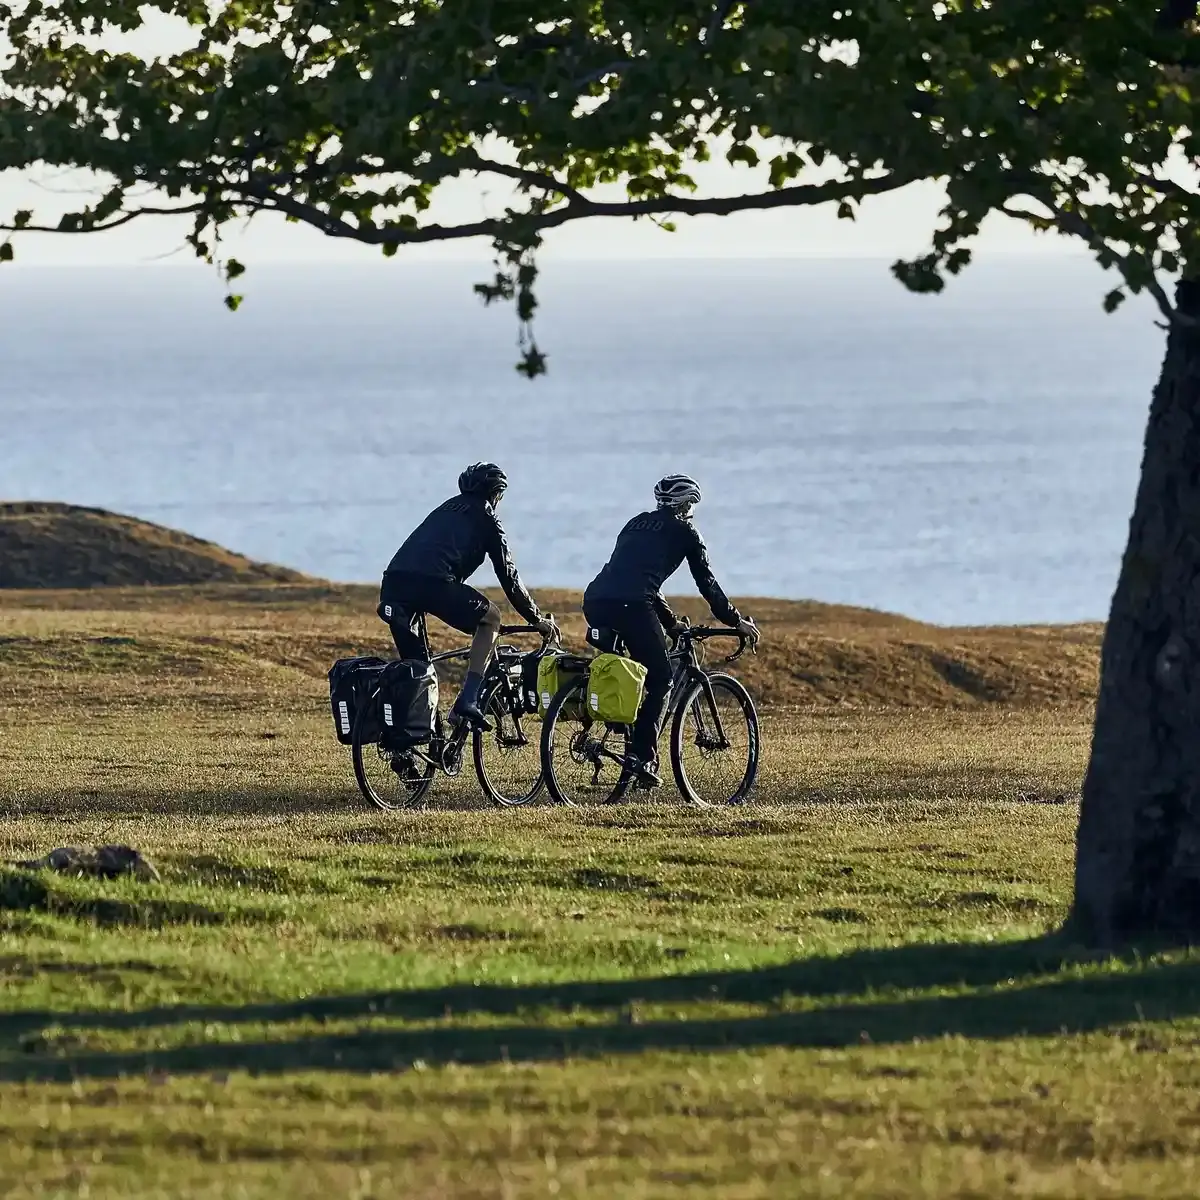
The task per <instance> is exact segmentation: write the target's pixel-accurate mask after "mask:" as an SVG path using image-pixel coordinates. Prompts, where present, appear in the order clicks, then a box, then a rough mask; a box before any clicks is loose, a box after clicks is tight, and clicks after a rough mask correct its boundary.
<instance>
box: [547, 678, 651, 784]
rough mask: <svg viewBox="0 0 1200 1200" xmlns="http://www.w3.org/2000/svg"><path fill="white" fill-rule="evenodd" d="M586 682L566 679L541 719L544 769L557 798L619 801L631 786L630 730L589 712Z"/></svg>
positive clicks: (548, 782)
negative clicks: (627, 759)
mask: <svg viewBox="0 0 1200 1200" xmlns="http://www.w3.org/2000/svg"><path fill="white" fill-rule="evenodd" d="M585 690H586V689H585V685H584V684H583V683H580V682H578V681H576V682H573V683H566V684H564V685H563V686H562V687H561V688H560V689H559V690H558V693H557V694H556V695H555V697H554V699H553V700H551V701H550V707H549V708H548V709H547V710H546V719H545V721H543V723H542V775H543V776H544V777H545V780H546V786H547V787H548V788H549V789H550V795H551V796H552V797H553V798H554V800H555V802H556V803H558V804H568V805H586V804H615V803H617V801H619V800H620V799H621V798H622V797H623V796H624V795H625V793H626V792H627V791H628V790H629V787H630V784H631V783H632V782H633V779H632V776H631V775H630V774H629V772H628V771H627V770H626V769H625V766H624V759H625V755H626V754H627V753H628V750H629V746H628V741H629V734H628V730H627V729H625V727H624V726H620V727H618V728H616V729H614V728H611V727H609V726H607V725H605V724H604V723H603V722H599V721H591V720H589V719H588V718H587V715H586V709H585V707H584V694H585Z"/></svg>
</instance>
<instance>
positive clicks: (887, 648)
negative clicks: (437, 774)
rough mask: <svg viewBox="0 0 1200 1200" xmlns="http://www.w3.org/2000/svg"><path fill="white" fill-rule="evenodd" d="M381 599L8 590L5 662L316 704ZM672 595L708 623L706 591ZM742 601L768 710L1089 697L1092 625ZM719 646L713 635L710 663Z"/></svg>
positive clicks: (1062, 703) (117, 691) (558, 594)
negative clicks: (938, 620)
mask: <svg viewBox="0 0 1200 1200" xmlns="http://www.w3.org/2000/svg"><path fill="white" fill-rule="evenodd" d="M492 594H493V595H494V596H495V597H496V599H497V600H501V601H502V598H501V597H500V595H499V593H495V592H494V593H492ZM537 596H538V600H539V601H540V602H541V603H543V604H544V605H545V606H546V607H548V608H549V609H550V610H551V611H553V612H555V613H557V614H558V615H559V618H560V620H561V621H562V625H563V630H564V633H565V634H566V638H567V642H568V644H569V645H571V646H574V647H582V646H583V644H584V640H583V639H584V629H583V618H582V616H581V615H580V613H579V601H580V597H579V594H578V593H577V592H567V591H553V590H547V589H538V591H537ZM377 598H378V595H377V592H376V589H375V588H373V587H370V586H367V585H344V584H328V583H320V582H316V581H308V582H305V583H283V584H281V583H253V584H235V585H229V584H220V585H207V586H192V587H178V588H144V587H143V588H106V589H104V590H102V591H83V590H79V591H47V590H42V591H36V592H35V591H26V592H17V591H9V592H3V593H0V671H3V672H4V673H5V678H6V680H7V682H8V686H10V687H12V688H17V687H18V686H29V687H30V688H33V689H35V690H36V689H44V688H45V687H46V686H47V677H48V676H53V677H54V678H55V680H56V683H55V686H57V687H60V688H68V689H69V688H72V687H78V688H86V689H88V690H89V693H90V694H92V695H93V696H94V697H96V699H99V698H100V697H101V695H104V696H107V697H108V698H109V699H110V700H114V701H115V700H116V699H117V698H118V697H119V696H126V695H128V696H129V697H136V698H137V700H138V702H139V703H146V702H147V701H149V700H150V699H151V698H152V697H162V698H163V699H170V700H172V702H175V701H178V699H179V698H180V695H181V689H184V688H190V689H193V691H194V692H195V695H196V696H197V697H198V696H199V695H204V696H206V697H208V702H211V703H220V704H223V705H228V704H229V703H230V702H231V698H232V697H233V696H235V695H237V696H243V695H244V696H245V697H246V702H247V703H249V704H251V705H254V706H258V705H260V704H261V697H262V696H263V695H264V694H265V693H266V692H268V691H270V692H271V693H272V694H276V695H281V694H287V695H289V696H290V697H294V698H295V701H296V702H302V703H306V704H313V705H323V703H324V696H325V672H326V671H327V670H328V669H329V665H330V663H332V662H333V661H334V660H335V659H337V658H342V657H346V656H348V655H351V654H368V653H370V654H383V655H385V656H391V655H392V654H394V650H393V648H392V644H391V638H390V637H389V636H388V632H387V629H386V627H385V626H384V625H383V624H382V622H380V621H379V620H378V618H377V617H376V616H375V604H376V600H377ZM676 603H677V606H678V608H679V609H680V610H681V611H684V612H687V613H688V614H689V615H690V616H691V617H692V619H693V620H695V621H700V620H702V619H703V617H704V614H703V611H702V609H703V605H702V603H701V602H700V601H698V600H695V599H690V600H689V599H681V600H679V601H677V602H676ZM742 603H744V605H745V607H746V610H747V611H748V612H752V613H754V615H755V617H756V618H757V619H758V621H759V623H760V625H761V626H762V629H763V635H764V636H763V642H762V645H761V647H760V649H759V652H758V654H757V655H755V656H750V655H747V656H746V657H745V658H743V659H742V660H741V661H740V662H738V663H736V664H734V665H733V666H732V667H731V668H730V669H731V670H732V671H733V672H734V673H735V674H737V675H739V676H741V677H742V679H744V680H745V682H746V683H747V685H748V686H749V687H750V688H751V690H752V691H753V693H754V695H755V697H756V698H757V700H758V701H759V703H760V705H761V706H762V707H763V708H764V709H779V708H820V709H835V710H863V709H895V708H903V709H910V710H912V709H943V710H945V709H962V710H968V711H970V710H975V711H978V710H981V709H989V708H990V709H1000V710H1015V709H1034V710H1041V711H1045V710H1048V709H1059V708H1080V707H1087V706H1089V705H1090V704H1091V703H1092V702H1093V701H1094V699H1095V695H1096V687H1097V679H1098V672H1099V662H1100V639H1101V634H1102V629H1101V627H1100V626H1099V625H1079V626H1047V627H1021V628H1015V627H1014V628H1006V627H1000V628H991V629H988V628H976V629H954V628H945V627H941V626H936V625H925V624H922V623H921V622H919V621H912V620H908V619H907V618H904V617H898V616H893V615H891V614H888V613H880V612H872V611H868V610H864V609H856V608H847V607H844V606H840V605H827V604H815V603H811V602H807V601H785V600H762V599H757V600H754V599H752V600H746V601H744V602H742ZM48 610H53V614H54V615H53V616H49V615H48ZM511 619H515V618H511ZM430 635H431V638H432V640H433V644H434V646H435V648H437V649H447V648H449V647H450V646H454V645H462V644H464V642H465V640H466V639H464V638H463V636H462V635H461V634H459V633H456V632H454V631H453V630H449V629H447V628H446V627H445V626H443V625H441V624H440V623H439V622H436V621H432V622H430ZM514 640H515V639H514ZM535 644H536V641H534V640H530V641H529V642H528V645H530V647H532V646H533V645H535ZM727 645H728V648H732V643H728V644H727ZM722 653H723V647H722V645H721V644H719V643H717V642H713V643H711V644H710V646H709V665H716V664H717V663H718V662H719V659H720V656H721V654H722ZM459 665H460V664H457V663H456V664H454V667H453V668H452V669H458V667H459ZM451 678H453V675H452V676H451ZM22 681H24V682H22Z"/></svg>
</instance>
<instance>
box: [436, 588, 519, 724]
mask: <svg viewBox="0 0 1200 1200" xmlns="http://www.w3.org/2000/svg"><path fill="white" fill-rule="evenodd" d="M427 603H428V609H427V611H428V612H430V613H432V614H433V615H434V616H435V617H438V618H439V619H440V620H442V621H445V622H446V624H447V625H449V626H451V627H452V628H454V629H457V630H458V631H459V632H460V633H467V634H470V635H471V655H470V657H469V658H468V660H467V677H466V679H465V680H464V682H463V687H462V691H461V692H460V693H459V696H458V699H457V700H456V701H455V703H454V711H455V712H457V713H460V714H461V715H462V716H464V717H466V718H467V719H468V720H470V721H471V722H473V723H476V724H483V725H486V721H485V720H484V716H483V713H481V712H480V711H479V706H478V700H479V689H480V686H481V685H482V683H483V676H484V674H485V672H486V671H487V666H488V660H489V659H490V658H491V656H492V651H493V650H494V649H495V648H496V642H497V640H498V639H499V637H500V619H501V618H500V609H499V608H498V607H497V606H496V605H494V604H493V603H492V602H491V601H490V600H489V599H488V598H487V597H486V596H485V595H483V594H482V593H481V592H477V591H476V590H475V589H474V588H473V587H468V586H467V585H466V584H465V583H453V582H450V581H448V580H447V581H444V582H440V583H439V585H438V587H437V589H436V590H433V589H431V594H430V595H429V597H428V600H427Z"/></svg>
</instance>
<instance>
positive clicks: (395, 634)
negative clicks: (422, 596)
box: [378, 600, 429, 662]
mask: <svg viewBox="0 0 1200 1200" xmlns="http://www.w3.org/2000/svg"><path fill="white" fill-rule="evenodd" d="M378 612H379V617H380V619H381V620H383V621H386V622H387V626H388V628H389V629H390V630H391V631H392V641H393V642H395V643H396V653H397V654H398V655H399V656H400V657H401V658H415V659H419V660H420V661H421V662H428V661H429V647H428V646H426V645H425V640H424V639H423V638H422V637H421V613H420V611H419V610H413V609H411V608H409V607H408V606H407V605H406V604H404V603H400V602H397V601H395V600H384V601H381V602H380V605H379V609H378Z"/></svg>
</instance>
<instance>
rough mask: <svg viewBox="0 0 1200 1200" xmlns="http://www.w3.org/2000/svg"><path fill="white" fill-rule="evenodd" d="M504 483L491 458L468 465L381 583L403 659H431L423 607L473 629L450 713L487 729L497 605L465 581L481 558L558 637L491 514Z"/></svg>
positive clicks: (525, 612) (523, 608) (540, 625)
mask: <svg viewBox="0 0 1200 1200" xmlns="http://www.w3.org/2000/svg"><path fill="white" fill-rule="evenodd" d="M507 487H508V479H507V478H506V476H505V474H504V472H503V471H502V470H500V468H499V467H498V466H496V464H495V463H475V464H474V465H473V466H470V467H468V468H467V469H466V470H465V471H464V472H463V473H462V474H461V475H460V476H459V477H458V490H459V494H458V495H457V496H454V497H452V498H451V499H449V500H447V501H446V502H445V503H444V504H440V505H439V506H438V507H437V508H435V509H434V510H433V512H431V513H430V514H429V516H427V517H426V518H425V520H424V521H422V522H421V524H420V525H418V526H417V528H416V529H415V530H414V531H413V532H412V534H410V536H409V538H408V540H407V541H406V542H405V543H404V545H403V546H401V547H400V549H399V550H397V551H396V553H395V555H394V556H393V558H392V561H391V562H390V563H389V564H388V568H387V570H386V571H385V572H384V574H383V583H382V585H381V587H380V589H379V610H378V611H379V616H380V618H381V619H382V620H384V621H386V622H387V623H388V626H389V627H390V628H391V631H392V640H393V641H394V642H395V643H396V651H397V653H398V654H399V655H400V657H401V658H416V659H426V660H428V654H429V652H428V648H427V647H426V646H425V644H424V643H423V642H422V640H421V637H420V632H419V628H420V626H419V619H420V616H421V614H422V613H432V614H433V616H435V617H438V618H439V619H440V620H442V621H445V622H446V624H447V625H450V626H452V627H453V628H455V629H457V630H458V631H459V632H460V633H469V634H471V637H472V640H471V657H470V660H469V662H468V664H467V678H466V681H465V683H464V684H463V688H462V692H461V693H460V694H459V697H458V699H457V701H455V704H454V708H453V710H452V712H451V719H452V720H455V719H460V720H465V721H467V722H468V723H469V724H471V725H472V726H475V727H476V728H481V729H488V728H489V722H488V721H487V719H486V718H485V717H484V715H483V713H482V712H481V711H480V710H479V703H478V701H479V687H480V684H481V683H482V682H483V674H484V672H485V671H486V670H487V664H488V659H489V658H490V657H491V653H492V650H493V649H494V648H495V645H496V640H497V638H498V637H499V636H500V610H499V608H497V607H496V605H494V604H493V603H492V602H491V601H490V600H489V599H488V598H487V597H486V596H485V595H483V594H482V593H481V592H477V591H476V590H475V589H474V588H473V587H468V586H467V584H466V582H465V581H466V580H467V579H468V578H470V576H471V575H473V574H474V573H475V571H477V570H478V569H479V567H480V566H481V565H482V564H483V560H484V558H485V557H486V558H490V559H491V560H492V566H493V567H494V568H495V571H496V578H497V579H498V580H499V581H500V586H501V587H502V588H503V589H504V594H505V595H506V596H507V597H508V599H509V603H510V604H511V605H512V606H513V608H515V609H516V610H517V612H518V613H519V614H520V615H521V616H522V617H523V618H524V619H525V620H526V621H528V622H529V623H530V624H531V625H533V626H535V627H536V628H537V629H538V630H539V631H540V632H541V633H542V634H543V636H545V637H547V638H556V637H557V636H558V628H557V626H556V625H555V624H554V621H553V620H552V619H551V618H548V617H543V616H542V614H541V611H540V610H539V609H538V606H537V605H536V604H535V603H534V601H533V597H532V596H530V594H529V593H528V592H527V591H526V590H525V585H524V584H523V583H522V582H521V577H520V576H519V575H518V574H517V568H516V567H515V566H514V564H513V560H512V556H511V555H510V554H509V552H508V539H507V538H506V537H505V535H504V528H503V527H502V526H501V524H500V521H499V519H498V518H497V516H496V506H497V505H498V504H499V503H500V498H501V497H502V496H503V495H504V492H505V489H506V488H507Z"/></svg>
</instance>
